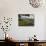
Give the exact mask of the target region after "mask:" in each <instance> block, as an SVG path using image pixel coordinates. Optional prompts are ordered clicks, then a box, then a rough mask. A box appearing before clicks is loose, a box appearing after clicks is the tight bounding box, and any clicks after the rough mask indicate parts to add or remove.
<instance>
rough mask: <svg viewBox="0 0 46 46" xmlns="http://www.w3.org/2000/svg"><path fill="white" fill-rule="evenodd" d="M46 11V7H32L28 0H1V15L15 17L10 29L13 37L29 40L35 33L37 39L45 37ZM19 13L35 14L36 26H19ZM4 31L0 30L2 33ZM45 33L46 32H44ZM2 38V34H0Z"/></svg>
mask: <svg viewBox="0 0 46 46" xmlns="http://www.w3.org/2000/svg"><path fill="white" fill-rule="evenodd" d="M45 12H46V8H44V7H43V8H42V7H40V8H32V7H31V6H30V4H29V1H28V0H0V17H3V16H6V17H7V16H8V17H12V18H13V22H12V26H11V29H10V31H8V32H9V33H10V34H11V35H12V36H13V37H16V39H17V40H18V39H19V40H27V39H28V38H29V37H32V36H33V35H34V34H36V35H37V39H39V40H44V39H45V34H46V33H45V21H46V20H45V15H46V14H45ZM18 14H34V16H35V26H34V27H32V26H31V27H19V26H18ZM1 33H2V31H1V32H0V34H1ZM44 33H45V34H44ZM0 39H2V36H0Z"/></svg>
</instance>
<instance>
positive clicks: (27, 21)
mask: <svg viewBox="0 0 46 46" xmlns="http://www.w3.org/2000/svg"><path fill="white" fill-rule="evenodd" d="M18 25H19V26H34V15H33V14H18Z"/></svg>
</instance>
